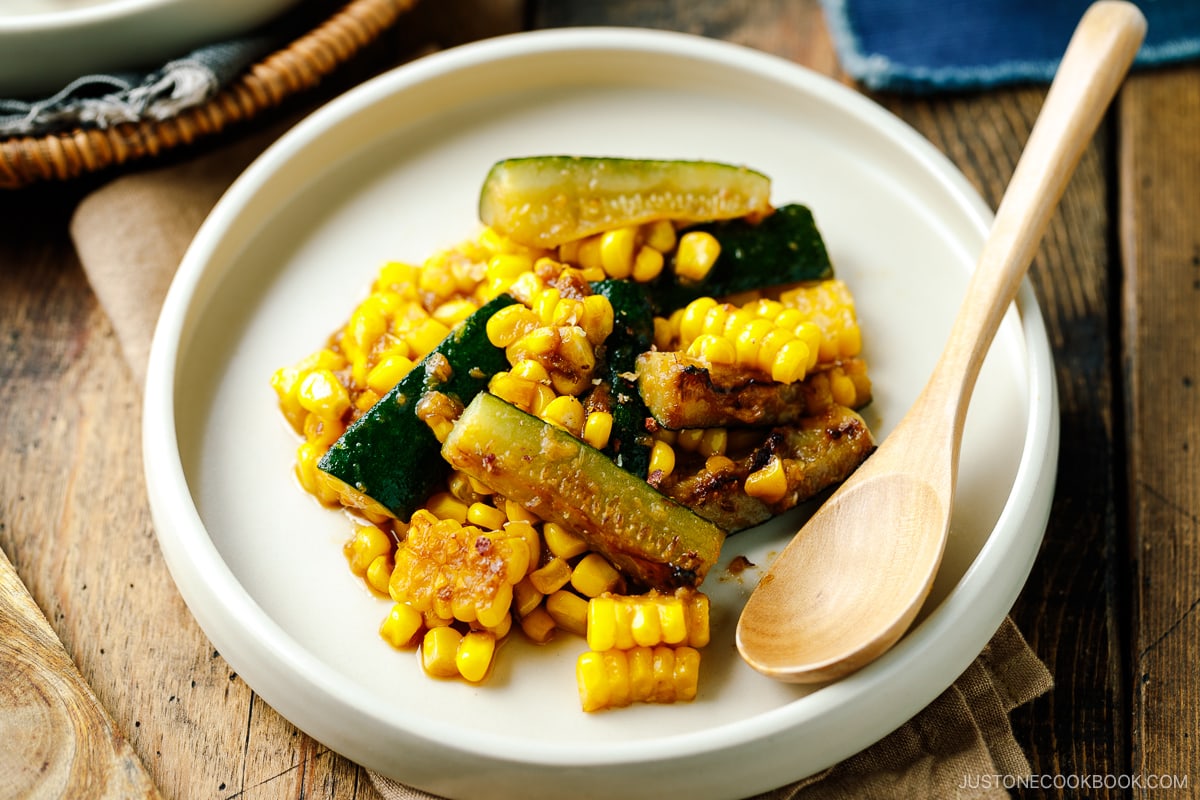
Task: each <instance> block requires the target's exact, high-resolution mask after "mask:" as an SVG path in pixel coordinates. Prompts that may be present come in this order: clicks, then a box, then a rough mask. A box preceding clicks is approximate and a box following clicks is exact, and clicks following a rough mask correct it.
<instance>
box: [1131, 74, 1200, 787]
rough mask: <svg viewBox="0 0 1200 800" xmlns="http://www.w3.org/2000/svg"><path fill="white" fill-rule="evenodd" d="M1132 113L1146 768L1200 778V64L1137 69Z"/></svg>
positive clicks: (1134, 442)
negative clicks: (1199, 668) (1198, 673)
mask: <svg viewBox="0 0 1200 800" xmlns="http://www.w3.org/2000/svg"><path fill="white" fill-rule="evenodd" d="M1120 122H1121V126H1120V138H1121V149H1120V162H1119V164H1120V178H1121V205H1120V214H1121V219H1120V222H1121V248H1122V253H1123V257H1124V266H1125V283H1124V289H1123V292H1122V300H1123V304H1124V312H1125V327H1124V353H1123V361H1124V365H1125V369H1126V386H1125V391H1126V397H1127V405H1128V430H1127V439H1128V453H1129V522H1130V542H1129V550H1128V551H1127V552H1123V553H1117V554H1115V555H1116V557H1117V558H1120V559H1129V560H1130V561H1131V562H1132V564H1133V565H1134V566H1133V573H1134V574H1133V582H1132V587H1131V589H1132V596H1133V601H1134V603H1133V612H1134V619H1133V632H1132V633H1133V635H1132V641H1131V645H1130V646H1131V650H1132V654H1131V655H1132V658H1133V664H1132V675H1131V682H1132V691H1133V695H1132V697H1133V706H1132V713H1133V741H1132V749H1133V772H1134V773H1138V774H1144V775H1159V776H1161V775H1168V776H1188V775H1189V773H1190V779H1191V781H1192V783H1191V787H1190V788H1191V790H1192V791H1193V792H1196V791H1200V790H1197V788H1196V784H1197V783H1200V770H1198V767H1197V765H1200V736H1197V731H1200V684H1198V683H1197V681H1196V664H1197V663H1200V535H1198V534H1200V226H1198V224H1197V222H1198V221H1200V137H1198V136H1197V133H1196V132H1197V131H1198V130H1200V67H1196V66H1190V67H1181V68H1174V69H1164V70H1157V71H1155V72H1153V73H1147V74H1143V75H1137V76H1135V77H1133V78H1131V79H1130V81H1129V83H1128V86H1127V88H1126V90H1125V95H1124V98H1123V103H1122V106H1121V117H1120ZM1151 794H1153V793H1151ZM1192 796H1195V795H1194V794H1193V795H1192Z"/></svg>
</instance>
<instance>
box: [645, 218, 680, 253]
mask: <svg viewBox="0 0 1200 800" xmlns="http://www.w3.org/2000/svg"><path fill="white" fill-rule="evenodd" d="M642 236H643V237H644V238H645V240H646V244H647V245H649V246H650V247H653V248H654V249H655V250H657V251H658V252H660V253H669V252H671V251H672V250H674V249H675V243H676V234H675V226H674V225H672V224H671V221H670V220H666V219H660V220H655V221H654V222H648V223H646V224H645V225H643V226H642Z"/></svg>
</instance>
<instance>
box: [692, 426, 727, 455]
mask: <svg viewBox="0 0 1200 800" xmlns="http://www.w3.org/2000/svg"><path fill="white" fill-rule="evenodd" d="M701 430H703V431H704V432H703V433H702V434H700V444H699V445H698V446H697V447H696V450H698V451H699V453H700V455H702V456H704V457H705V458H707V457H709V456H717V455H721V454H723V453H724V452H725V450H726V448H728V446H729V431H728V430H726V429H725V428H702V429H701Z"/></svg>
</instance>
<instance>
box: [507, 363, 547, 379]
mask: <svg viewBox="0 0 1200 800" xmlns="http://www.w3.org/2000/svg"><path fill="white" fill-rule="evenodd" d="M509 374H510V375H512V376H513V377H515V378H522V379H524V380H527V381H529V382H530V383H547V384H548V383H550V373H549V372H547V371H546V368H545V367H544V366H542V364H541V362H538V361H533V360H532V359H527V360H525V361H518V362H517V363H516V364H514V365H513V368H512V369H511V370H509Z"/></svg>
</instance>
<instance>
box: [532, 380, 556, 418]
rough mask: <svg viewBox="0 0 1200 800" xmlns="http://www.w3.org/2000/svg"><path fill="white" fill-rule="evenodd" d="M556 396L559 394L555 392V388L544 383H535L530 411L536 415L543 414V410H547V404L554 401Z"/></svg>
mask: <svg viewBox="0 0 1200 800" xmlns="http://www.w3.org/2000/svg"><path fill="white" fill-rule="evenodd" d="M556 397H558V395H557V394H555V393H554V389H553V388H551V387H550V386H547V385H546V384H544V383H535V384H534V386H533V401H532V402H531V403H530V405H529V411H530V413H532V414H534V415H535V416H541V414H542V412H543V411H545V410H546V406H548V405H550V404H551V403H553V402H554V399H555V398H556Z"/></svg>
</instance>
